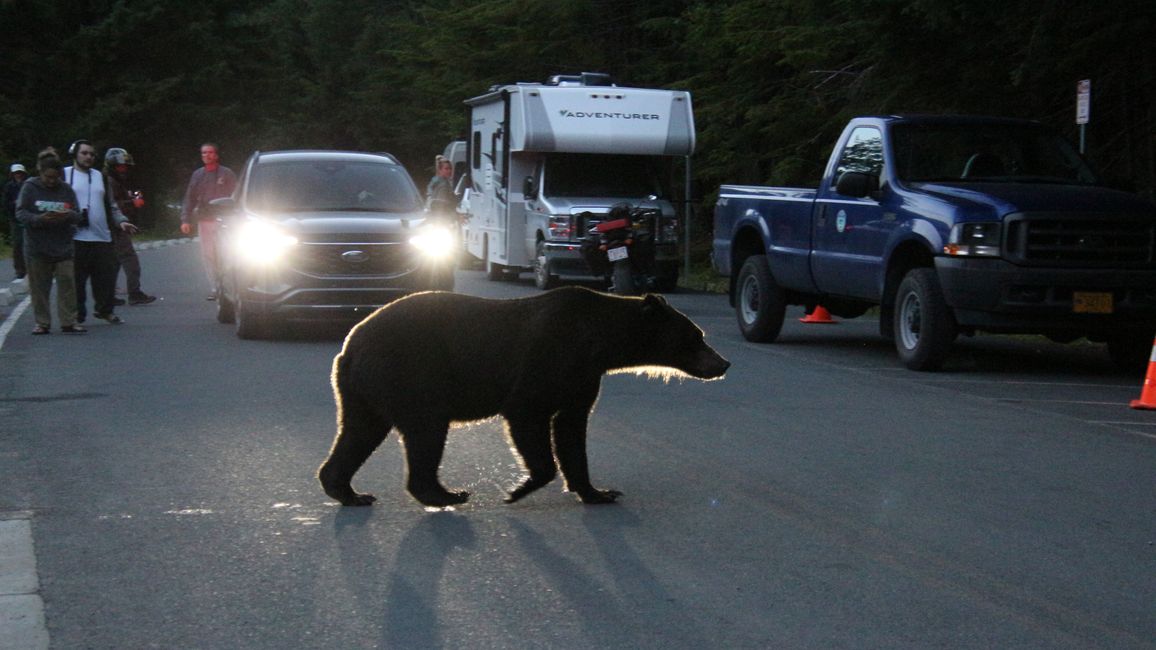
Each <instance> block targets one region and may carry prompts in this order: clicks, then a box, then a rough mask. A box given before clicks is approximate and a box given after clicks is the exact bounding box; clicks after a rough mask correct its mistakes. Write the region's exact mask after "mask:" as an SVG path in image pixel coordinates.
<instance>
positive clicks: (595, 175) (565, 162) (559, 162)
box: [543, 154, 663, 198]
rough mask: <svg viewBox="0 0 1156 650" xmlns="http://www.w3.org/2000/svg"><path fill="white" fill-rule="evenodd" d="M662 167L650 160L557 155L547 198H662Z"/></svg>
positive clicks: (548, 174)
mask: <svg viewBox="0 0 1156 650" xmlns="http://www.w3.org/2000/svg"><path fill="white" fill-rule="evenodd" d="M657 171H658V165H657V164H656V162H655V161H654V160H653V159H651V158H649V157H646V156H622V155H617V156H611V155H600V154H554V155H551V156H550V158H549V159H548V160H547V162H546V171H545V179H544V181H543V182H544V187H543V194H544V195H546V196H555V197H582V196H611V197H622V198H638V197H643V196H647V195H649V194H654V195H656V196H662V195H663V192H662V188H661V184H660V183H659V180H658V173H657Z"/></svg>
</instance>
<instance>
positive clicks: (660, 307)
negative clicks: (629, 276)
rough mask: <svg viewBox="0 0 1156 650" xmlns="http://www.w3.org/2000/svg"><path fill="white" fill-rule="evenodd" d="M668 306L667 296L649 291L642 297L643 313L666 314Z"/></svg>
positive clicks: (652, 314) (650, 314) (651, 314)
mask: <svg viewBox="0 0 1156 650" xmlns="http://www.w3.org/2000/svg"><path fill="white" fill-rule="evenodd" d="M668 307H669V305H668V303H667V302H666V298H663V297H662V296H660V295H658V294H656V293H648V294H646V296H645V297H643V299H642V313H643V314H645V315H647V316H658V315H665V314H666V310H667V308H668Z"/></svg>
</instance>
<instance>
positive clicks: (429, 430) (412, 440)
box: [398, 422, 470, 508]
mask: <svg viewBox="0 0 1156 650" xmlns="http://www.w3.org/2000/svg"><path fill="white" fill-rule="evenodd" d="M398 429H399V430H400V431H401V441H402V444H403V445H405V465H406V472H407V477H406V483H405V489H406V491H407V492H409V494H410V496H412V497H413V498H414V499H416V500H417V501H418V503H421V504H422V505H423V506H427V507H430V508H448V507H449V506H456V505H459V504H462V503H465V502H466V501H467V500H468V499H469V498H470V493H469V492H465V491H461V492H451V491H449V490H447V489H446V488H445V486H443V485H442V484H441V481H440V480H438V468H439V467H440V466H441V463H442V454H443V453H444V452H445V448H446V437H447V435H448V434H449V423H448V422H446V423H441V422H438V423H415V424H411V425H406V426H402V425H398Z"/></svg>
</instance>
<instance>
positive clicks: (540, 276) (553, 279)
mask: <svg viewBox="0 0 1156 650" xmlns="http://www.w3.org/2000/svg"><path fill="white" fill-rule="evenodd" d="M534 286H536V287H538V288H539V289H541V290H543V291H546V290H547V289H553V288H554V287H556V286H558V276H556V275H553V274H552V273H550V260H549V259H548V258H547V257H546V242H544V241H539V242H538V247H537V249H536V250H535V252H534Z"/></svg>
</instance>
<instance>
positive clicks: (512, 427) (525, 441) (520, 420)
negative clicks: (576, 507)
mask: <svg viewBox="0 0 1156 650" xmlns="http://www.w3.org/2000/svg"><path fill="white" fill-rule="evenodd" d="M506 424H507V426H508V427H509V432H510V440H511V441H512V442H513V443H514V449H515V450H516V451H517V452H518V455H519V456H520V457H521V458H522V465H523V466H524V467H525V468H526V471H527V472H529V474H530V475H529V476H527V477H526V478H525V480H523V481H522V483H521V484H520V485H518V487H516V488H514V490H513V491H511V492H510V494H509V496H507V497H506V503H513V502H515V501H517V500H518V499H521V498H522V497H524V496H526V495H527V494H530V493H531V492H533V491H534V490H537V489H538V488H540V487H543V486H545V485H546V484H548V483H549V482H550V481H553V480H554V477H555V476H557V475H558V470H557V468H556V467H555V465H554V454H553V452H552V451H551V450H550V418H549V416H545V417H520V416H519V417H507V418H506Z"/></svg>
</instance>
